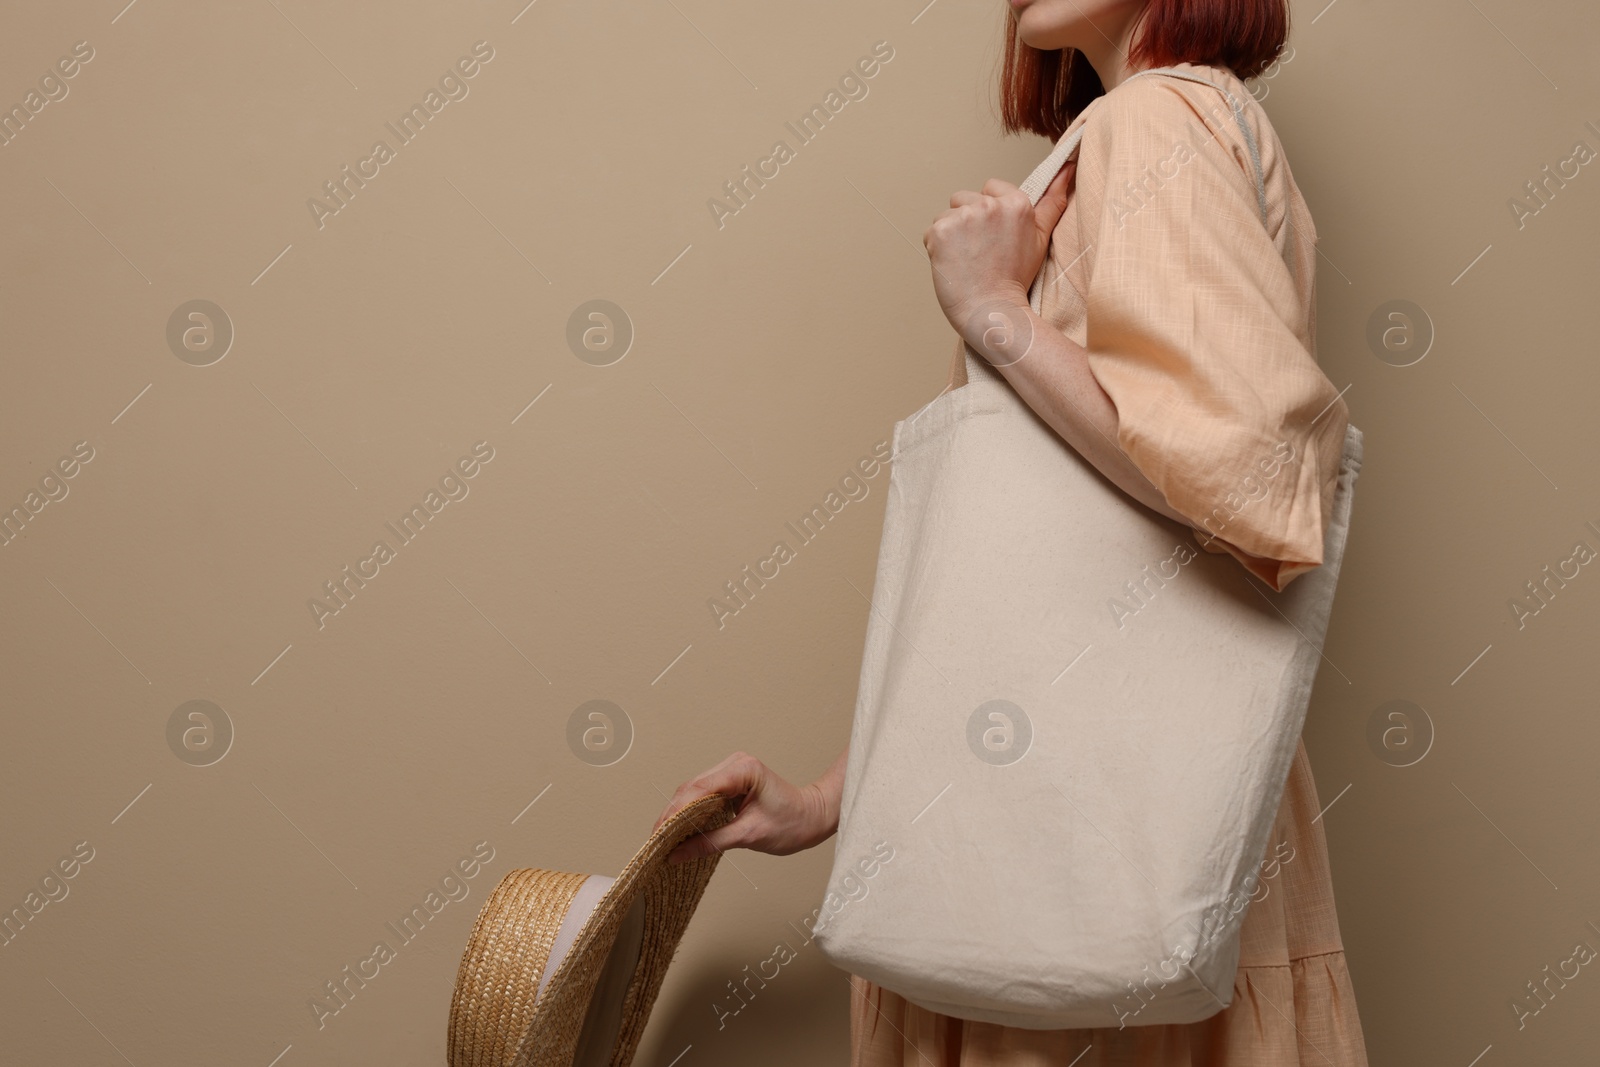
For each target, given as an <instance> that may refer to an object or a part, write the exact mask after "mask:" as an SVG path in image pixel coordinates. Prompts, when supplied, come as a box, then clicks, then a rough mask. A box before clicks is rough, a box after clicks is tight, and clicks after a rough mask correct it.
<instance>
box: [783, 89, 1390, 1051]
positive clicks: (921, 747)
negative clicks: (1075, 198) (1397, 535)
mask: <svg viewBox="0 0 1600 1067" xmlns="http://www.w3.org/2000/svg"><path fill="white" fill-rule="evenodd" d="M1142 73H1144V74H1153V73H1175V72H1171V71H1170V70H1168V69H1167V68H1160V69H1158V70H1149V71H1144V72H1142ZM1179 76H1183V77H1189V76H1188V75H1182V74H1180V75H1179ZM1191 80H1196V81H1202V80H1204V79H1198V78H1191ZM1206 84H1212V83H1210V82H1206ZM1218 88H1219V89H1220V88H1221V87H1220V86H1219V87H1218ZM1231 99H1232V98H1231V96H1230V100H1231ZM1235 106H1236V107H1237V102H1236V101H1235ZM1081 134H1082V124H1080V126H1079V129H1078V130H1077V131H1074V133H1072V134H1070V135H1068V136H1067V137H1064V138H1063V139H1062V141H1061V142H1060V143H1059V144H1058V145H1057V146H1056V149H1055V150H1054V151H1053V152H1052V153H1051V155H1050V157H1049V158H1047V159H1046V160H1045V161H1044V163H1042V164H1041V165H1040V166H1039V168H1038V169H1037V170H1035V171H1034V173H1033V174H1032V175H1031V176H1030V177H1029V178H1028V180H1027V181H1026V182H1025V183H1024V184H1023V186H1022V188H1023V189H1024V190H1025V191H1027V192H1028V194H1029V196H1030V197H1031V198H1032V199H1033V200H1034V202H1035V203H1037V202H1038V200H1039V197H1040V196H1041V194H1042V193H1043V191H1044V189H1045V188H1046V187H1047V186H1048V184H1049V183H1050V181H1051V180H1052V179H1053V178H1054V177H1055V175H1056V173H1057V171H1058V170H1059V169H1060V168H1061V166H1062V165H1063V164H1064V163H1065V161H1066V160H1067V159H1068V158H1069V157H1070V156H1071V155H1072V154H1073V152H1075V151H1076V149H1077V144H1078V140H1079V138H1080V137H1081ZM1258 180H1259V175H1258ZM1042 280H1043V270H1042V269H1041V272H1040V276H1039V278H1037V279H1035V281H1034V284H1033V289H1032V293H1031V296H1030V298H1031V303H1032V306H1033V308H1034V310H1035V311H1037V310H1038V309H1039V306H1040V292H1041V284H1042ZM965 358H966V363H967V376H968V384H967V385H965V386H962V387H960V388H957V389H955V390H953V391H950V392H947V393H944V394H942V395H941V396H939V397H938V398H936V399H935V400H933V401H932V402H931V403H929V404H927V405H926V406H925V407H923V408H922V409H921V410H920V411H918V412H917V413H916V414H914V415H912V416H911V417H909V418H907V419H905V420H902V421H901V422H899V423H897V424H896V425H895V427H894V454H893V457H892V459H893V466H892V468H891V473H890V478H889V488H888V497H887V501H886V504H885V508H886V511H885V515H884V526H883V540H882V543H881V545H880V547H879V551H878V570H877V576H876V579H875V582H874V585H873V592H872V606H871V613H870V617H869V621H868V624H867V635H866V647H865V652H864V656H863V660H862V664H861V679H860V688H859V691H858V696H857V703H856V709H855V719H854V724H853V727H852V731H851V735H850V754H849V758H848V760H847V763H846V772H845V783H844V793H843V799H842V803H841V812H840V820H839V832H838V839H837V843H836V846H835V854H834V862H833V869H832V873H831V876H830V879H829V883H828V887H827V893H826V895H825V897H824V899H823V903H822V905H821V907H820V909H819V914H818V916H817V918H816V920H815V922H814V925H813V929H814V931H815V937H816V941H817V943H818V945H819V946H820V948H821V950H822V952H823V954H824V955H825V956H826V957H827V958H828V959H829V960H830V961H831V962H833V963H834V964H835V965H837V966H838V967H840V968H842V969H844V970H846V971H849V972H851V973H853V974H858V975H861V976H863V977H865V978H868V979H871V980H872V981H873V982H876V983H877V984H879V985H881V986H883V987H884V988H886V989H889V990H892V991H893V992H896V993H899V994H900V995H902V996H903V997H905V998H906V999H908V1000H910V1001H911V1002H913V1003H915V1004H919V1005H921V1006H923V1007H925V1008H928V1009H930V1010H933V1011H937V1012H941V1013H943V1014H946V1015H953V1016H957V1017H962V1018H967V1019H976V1020H982V1021H986V1022H993V1023H1000V1024H1004V1025H1009V1026H1019V1027H1025V1028H1030V1029H1058V1028H1065V1027H1092V1026H1122V1025H1141V1026H1143V1025H1152V1024H1157V1023H1188V1022H1195V1021H1198V1020H1201V1019H1204V1018H1206V1017H1208V1016H1210V1015H1213V1014H1215V1013H1216V1012H1218V1011H1220V1010H1221V1009H1222V1008H1224V1007H1226V1006H1227V1005H1228V1004H1229V1003H1230V1001H1231V999H1232V996H1233V981H1234V976H1235V974H1236V972H1237V969H1238V961H1239V925H1240V922H1241V921H1242V918H1243V914H1244V909H1245V905H1246V904H1247V902H1248V900H1249V897H1250V895H1251V893H1252V892H1253V891H1254V890H1255V887H1256V881H1257V878H1258V869H1259V864H1260V861H1261V859H1262V856H1263V853H1264V852H1265V850H1266V845H1267V837H1268V835H1269V834H1270V833H1271V828H1272V825H1273V822H1274V819H1275V817H1276V814H1277V809H1278V805H1279V802H1280V800H1281V798H1282V794H1283V789H1284V785H1285V782H1286V780H1287V777H1288V773H1289V767H1290V763H1291V761H1292V759H1293V756H1294V752H1295V747H1296V744H1297V741H1298V738H1299V735H1300V730H1301V727H1302V725H1303V723H1304V719H1305V713H1306V707H1307V704H1308V703H1309V701H1310V695H1311V686H1312V681H1313V679H1314V678H1315V676H1316V671H1317V666H1318V662H1319V659H1320V657H1321V650H1322V644H1323V638H1324V636H1325V634H1326V632H1327V624H1328V617H1329V612H1330V610H1331V607H1332V604H1333V595H1334V586H1335V583H1336V582H1337V580H1338V576H1339V565H1340V561H1341V559H1342V558H1343V555H1344V546H1345V537H1346V533H1347V531H1348V528H1349V522H1350V507H1351V496H1352V490H1353V487H1354V483H1355V479H1356V475H1357V472H1358V471H1359V470H1360V466H1361V438H1362V435H1361V431H1359V430H1357V429H1356V428H1355V427H1354V426H1349V427H1348V429H1347V432H1346V436H1345V444H1344V454H1343V459H1342V462H1341V465H1340V468H1339V472H1338V481H1337V489H1336V492H1335V496H1334V504H1333V513H1332V515H1331V516H1330V517H1329V519H1328V521H1327V524H1326V536H1325V541H1324V546H1323V553H1324V554H1323V563H1322V565H1321V566H1319V567H1317V568H1316V569H1314V570H1311V571H1308V572H1306V573H1304V574H1301V575H1300V576H1299V577H1297V578H1296V579H1295V580H1294V581H1293V582H1292V583H1291V584H1290V585H1289V586H1288V588H1286V589H1285V590H1284V591H1283V592H1282V593H1275V592H1273V591H1272V590H1271V588H1270V587H1268V586H1266V585H1265V584H1264V583H1262V582H1259V581H1257V580H1256V579H1254V578H1253V577H1251V576H1250V575H1249V574H1248V573H1247V572H1246V571H1245V569H1244V568H1243V567H1241V566H1240V565H1239V563H1238V562H1237V561H1236V560H1235V559H1234V558H1233V557H1232V556H1229V555H1223V554H1212V553H1209V552H1204V551H1201V550H1199V549H1198V547H1197V546H1196V545H1195V543H1194V539H1193V534H1192V531H1190V530H1189V529H1188V528H1187V527H1185V526H1182V525H1181V524H1179V523H1176V522H1173V521H1171V520H1169V519H1167V518H1165V517H1163V516H1161V515H1158V514H1156V513H1155V512H1153V511H1151V510H1149V509H1148V508H1146V507H1144V506H1143V505H1141V504H1139V503H1137V502H1136V501H1134V500H1133V499H1132V498H1131V497H1129V496H1127V495H1126V494H1125V493H1123V491H1122V490H1120V489H1118V488H1117V487H1116V486H1115V485H1113V484H1112V483H1111V482H1110V481H1109V480H1107V479H1106V478H1105V477H1104V476H1102V475H1101V474H1100V473H1099V472H1098V471H1097V470H1096V469H1095V467H1094V466H1093V465H1092V464H1090V463H1089V462H1088V461H1087V460H1085V459H1084V458H1082V456H1080V455H1079V454H1078V452H1077V451H1076V450H1074V449H1073V448H1072V447H1071V446H1070V445H1068V444H1067V443H1066V442H1065V440H1063V439H1062V438H1061V437H1060V436H1059V435H1058V434H1056V433H1055V432H1054V431H1053V430H1052V429H1050V427H1049V426H1048V425H1047V424H1046V423H1045V422H1044V421H1043V420H1042V419H1041V418H1039V417H1038V416H1037V415H1035V414H1034V412H1033V411H1032V410H1031V409H1030V408H1029V407H1028V406H1027V404H1026V403H1025V402H1024V401H1023V400H1022V399H1021V398H1020V397H1019V396H1018V395H1017V393H1016V391H1015V390H1014V389H1013V388H1012V387H1011V385H1010V384H1009V383H1008V382H1007V381H1006V380H1005V379H1004V377H1003V376H1002V375H1001V374H1000V372H998V371H996V370H995V369H994V368H992V367H991V366H990V365H989V364H988V363H987V361H985V360H984V359H982V358H981V357H980V356H978V355H977V354H976V353H974V352H973V351H972V349H971V347H970V346H969V347H967V348H966V350H965ZM1180 546H1188V553H1189V558H1187V559H1186V561H1184V562H1182V563H1181V565H1180V564H1179V563H1178V560H1179V559H1183V558H1184V557H1183V555H1182V553H1181V551H1180ZM1129 582H1134V583H1136V584H1137V585H1138V587H1139V588H1141V589H1142V590H1144V595H1145V596H1146V597H1148V598H1149V601H1148V605H1147V607H1145V608H1144V609H1142V610H1141V611H1140V612H1139V613H1138V614H1137V616H1136V617H1134V618H1133V619H1129V620H1124V622H1125V625H1123V626H1121V627H1120V628H1119V627H1118V624H1117V620H1115V619H1114V618H1113V613H1112V612H1110V611H1109V610H1108V608H1107V600H1108V598H1111V597H1117V596H1123V595H1126V584H1127V583H1129Z"/></svg>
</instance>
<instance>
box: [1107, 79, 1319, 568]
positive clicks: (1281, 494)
mask: <svg viewBox="0 0 1600 1067" xmlns="http://www.w3.org/2000/svg"><path fill="white" fill-rule="evenodd" d="M1142 81H1144V82H1145V84H1142V85H1137V86H1134V85H1129V86H1126V87H1123V88H1122V89H1121V90H1120V91H1119V92H1118V93H1117V94H1116V96H1115V97H1108V98H1107V99H1106V100H1105V101H1104V103H1107V104H1111V103H1115V105H1116V106H1114V107H1110V108H1107V109H1106V110H1105V112H1104V113H1103V114H1100V115H1098V116H1096V119H1097V120H1098V121H1094V122H1091V123H1089V125H1088V126H1086V128H1085V134H1084V142H1083V146H1082V147H1081V148H1080V154H1081V157H1080V164H1079V173H1078V176H1077V181H1078V190H1079V192H1080V194H1081V193H1083V192H1084V191H1085V188H1086V184H1087V183H1088V182H1092V183H1093V187H1092V188H1091V190H1090V192H1089V197H1090V204H1091V209H1092V208H1093V206H1094V204H1093V201H1094V200H1095V199H1096V198H1098V205H1097V206H1098V210H1097V212H1096V213H1095V214H1094V215H1093V217H1086V218H1083V219H1082V222H1083V224H1084V226H1085V227H1086V229H1085V238H1086V243H1088V244H1090V245H1092V255H1093V264H1092V268H1091V275H1090V281H1089V285H1088V290H1087V294H1086V316H1087V333H1086V337H1087V344H1086V348H1087V349H1088V353H1089V355H1088V362H1089V367H1090V370H1091V371H1092V372H1093V373H1094V375H1095V378H1096V380H1097V381H1099V383H1100V385H1101V387H1102V388H1103V389H1104V390H1105V391H1106V394H1107V395H1108V396H1109V397H1110V398H1111V401H1112V403H1113V404H1114V405H1115V407H1116V409H1117V420H1118V444H1119V445H1120V446H1121V447H1122V449H1123V451H1124V452H1126V453H1127V455H1128V457H1129V458H1130V459H1131V460H1132V461H1133V463H1134V464H1135V465H1136V466H1138V467H1139V469H1140V470H1141V471H1142V472H1143V473H1144V475H1145V477H1146V478H1148V479H1149V480H1150V481H1151V483H1152V484H1154V485H1155V486H1156V487H1157V488H1158V489H1159V490H1160V491H1161V493H1162V495H1163V496H1164V497H1165V498H1166V500H1167V502H1168V503H1169V504H1170V505H1171V506H1172V508H1173V510H1175V511H1177V512H1179V513H1180V514H1182V515H1184V516H1185V517H1187V518H1188V519H1189V520H1190V521H1191V524H1192V525H1194V526H1195V527H1196V540H1197V541H1199V542H1200V543H1201V545H1202V546H1203V547H1206V548H1208V549H1209V550H1210V551H1213V552H1218V551H1225V552H1228V553H1230V554H1231V555H1233V556H1234V557H1235V558H1236V559H1238V560H1239V562H1240V563H1241V564H1243V565H1244V566H1245V567H1246V568H1247V569H1248V570H1250V571H1251V572H1252V573H1254V574H1256V575H1257V576H1258V577H1261V578H1262V579H1263V580H1264V581H1266V582H1268V583H1269V584H1270V585H1271V586H1272V587H1273V588H1274V589H1282V588H1283V587H1284V586H1285V585H1286V584H1287V583H1288V581H1289V580H1291V579H1292V578H1293V577H1295V576H1296V575H1298V574H1301V573H1304V572H1305V571H1307V570H1310V569H1311V568H1312V567H1315V566H1317V565H1319V564H1320V563H1321V562H1322V543H1323V532H1324V529H1325V527H1326V522H1327V517H1328V515H1329V513H1330V511H1331V505H1332V500H1333V489H1334V483H1335V479H1336V477H1337V473H1338V468H1339V460H1340V457H1341V456H1342V454H1343V448H1344V437H1345V426H1346V423H1347V421H1348V417H1349V412H1348V409H1347V408H1346V406H1345V404H1344V401H1343V399H1342V398H1341V397H1340V396H1339V394H1338V391H1337V390H1336V389H1335V388H1334V387H1333V385H1332V383H1331V382H1330V381H1329V380H1328V379H1327V377H1326V376H1325V375H1324V374H1323V373H1322V370H1321V369H1320V368H1319V367H1318V366H1317V362H1316V359H1315V357H1314V356H1313V354H1312V352H1311V351H1310V350H1308V348H1307V347H1306V343H1305V342H1304V341H1303V340H1302V336H1303V335H1307V320H1308V316H1309V314H1310V308H1309V307H1307V306H1306V297H1305V294H1304V293H1303V292H1302V290H1301V287H1300V286H1299V285H1298V284H1297V282H1296V280H1295V278H1294V277H1293V276H1292V274H1291V272H1290V271H1289V269H1288V266H1287V265H1286V263H1285V262H1284V259H1283V256H1282V254H1281V253H1280V251H1279V250H1278V248H1277V246H1276V244H1275V242H1274V240H1273V238H1272V235H1271V234H1269V233H1268V231H1267V228H1266V226H1265V225H1264V224H1263V221H1262V218H1261V213H1260V207H1259V202H1258V199H1257V195H1256V184H1255V175H1254V173H1253V168H1252V169H1249V170H1247V169H1246V167H1248V159H1247V160H1246V164H1245V166H1244V167H1242V166H1241V163H1240V160H1239V158H1238V156H1237V155H1236V154H1235V152H1234V141H1233V140H1231V139H1229V138H1228V137H1227V134H1228V132H1229V130H1230V129H1231V131H1232V133H1233V135H1234V138H1237V137H1238V130H1237V128H1236V127H1234V126H1233V119H1232V117H1231V115H1230V114H1229V113H1228V111H1227V105H1226V103H1225V102H1224V101H1223V98H1222V97H1221V96H1220V94H1215V93H1212V91H1211V90H1209V89H1207V90H1204V92H1205V93H1206V94H1207V95H1208V96H1214V97H1215V99H1216V101H1217V103H1218V105H1219V106H1220V108H1221V110H1220V112H1219V114H1220V116H1221V121H1222V122H1225V123H1226V124H1227V125H1226V126H1225V127H1221V128H1219V129H1217V130H1216V132H1215V133H1213V127H1216V126H1217V125H1218V120H1217V119H1215V118H1213V120H1212V124H1211V126H1210V127H1208V124H1207V122H1206V120H1205V119H1204V118H1203V117H1202V116H1201V115H1200V114H1198V113H1197V112H1196V110H1195V105H1194V103H1193V102H1192V101H1191V99H1190V98H1189V97H1188V96H1186V95H1185V94H1184V93H1183V92H1180V91H1179V90H1178V89H1177V87H1176V85H1175V84H1174V83H1173V82H1171V81H1167V80H1165V79H1161V78H1159V77H1151V78H1149V79H1142ZM1185 84H1187V83H1185ZM1135 89H1136V90H1137V91H1132V92H1130V91H1129V90H1135ZM1086 171H1089V172H1091V173H1093V174H1094V175H1095V176H1094V177H1090V178H1087V179H1086V174H1085V172H1086ZM1101 176H1103V177H1101ZM1286 224H1287V223H1286Z"/></svg>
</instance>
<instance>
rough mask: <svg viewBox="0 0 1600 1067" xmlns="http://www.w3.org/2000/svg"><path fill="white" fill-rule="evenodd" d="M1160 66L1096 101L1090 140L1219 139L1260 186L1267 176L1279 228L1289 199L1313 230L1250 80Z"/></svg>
mask: <svg viewBox="0 0 1600 1067" xmlns="http://www.w3.org/2000/svg"><path fill="white" fill-rule="evenodd" d="M1160 70H1161V71H1163V72H1162V73H1158V72H1156V71H1149V72H1145V73H1140V74H1135V75H1132V76H1130V77H1128V78H1126V79H1124V80H1123V81H1122V82H1121V83H1119V84H1118V85H1117V86H1115V87H1114V88H1112V89H1111V90H1110V91H1108V92H1107V93H1106V94H1105V95H1104V96H1102V97H1101V98H1100V99H1099V100H1097V101H1096V105H1097V106H1096V111H1097V112H1098V114H1097V115H1094V116H1089V119H1090V121H1089V126H1091V127H1093V126H1098V127H1099V129H1098V131H1092V130H1090V129H1086V130H1085V137H1086V139H1103V140H1104V141H1109V142H1110V143H1111V145H1115V144H1117V142H1119V141H1120V142H1121V144H1122V145H1123V146H1126V147H1130V148H1131V147H1133V146H1135V145H1146V146H1147V150H1152V151H1153V150H1155V149H1156V148H1158V147H1160V146H1161V145H1163V144H1167V145H1175V144H1178V143H1183V144H1186V145H1188V146H1189V147H1190V148H1191V149H1193V150H1196V151H1198V150H1200V149H1201V148H1203V147H1206V146H1207V145H1208V144H1210V143H1212V142H1216V143H1220V144H1221V145H1222V146H1224V147H1225V148H1226V149H1227V150H1228V152H1229V154H1231V155H1232V156H1233V158H1234V160H1235V161H1236V163H1237V164H1238V168H1239V171H1240V175H1241V179H1240V180H1242V181H1246V182H1248V183H1249V184H1250V185H1251V186H1252V187H1254V186H1255V183H1256V176H1257V175H1258V174H1259V175H1260V179H1261V185H1262V194H1263V196H1264V198H1265V199H1266V200H1267V201H1268V205H1269V207H1268V213H1269V215H1272V216H1275V218H1274V219H1272V221H1271V228H1272V229H1274V230H1276V229H1277V225H1278V224H1281V222H1282V220H1283V213H1284V210H1285V208H1286V207H1288V204H1287V203H1285V202H1286V201H1294V202H1296V203H1297V207H1296V214H1297V215H1301V214H1303V215H1304V219H1303V221H1302V223H1301V225H1303V226H1306V227H1309V226H1310V220H1309V213H1308V212H1303V211H1302V210H1301V209H1302V208H1303V202H1302V201H1301V197H1300V190H1299V187H1298V185H1297V184H1296V183H1295V180H1294V176H1293V173H1292V172H1291V170H1290V168H1289V161H1288V158H1287V156H1286V154H1285V152H1284V148H1283V143H1282V141H1280V140H1279V138H1278V134H1277V131H1276V130H1275V129H1274V128H1273V125H1272V120H1271V117H1270V116H1269V115H1268V114H1267V112H1266V109H1265V108H1263V107H1262V105H1261V103H1260V101H1258V100H1256V99H1255V97H1254V95H1253V94H1252V93H1251V92H1250V88H1249V86H1248V85H1246V84H1245V82H1244V80H1243V79H1241V78H1240V77H1239V76H1238V75H1236V74H1234V73H1233V72H1232V71H1231V70H1228V69H1226V68H1224V67H1216V66H1211V65H1209V64H1200V63H1174V64H1170V65H1168V66H1167V67H1164V68H1160ZM1195 79H1200V80H1199V81H1196V80H1195ZM1095 132H1098V133H1099V135H1100V136H1099V138H1095V137H1094V133H1095ZM1107 147H1110V146H1109V145H1108V146H1107ZM1112 152H1113V153H1116V152H1117V149H1116V148H1112ZM1091 154H1093V150H1092V149H1091ZM1230 169H1231V168H1230ZM1313 240H1314V238H1313Z"/></svg>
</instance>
